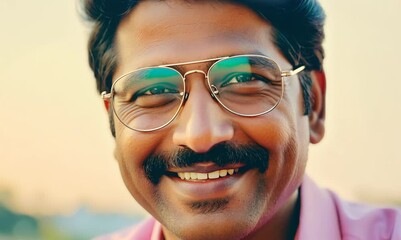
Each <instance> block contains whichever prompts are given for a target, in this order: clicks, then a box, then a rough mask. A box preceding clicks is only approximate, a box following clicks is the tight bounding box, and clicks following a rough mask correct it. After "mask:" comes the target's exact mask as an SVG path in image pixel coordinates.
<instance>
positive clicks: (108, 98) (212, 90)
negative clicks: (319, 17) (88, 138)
mask: <svg viewBox="0 0 401 240" xmlns="http://www.w3.org/2000/svg"><path fill="white" fill-rule="evenodd" d="M236 57H262V58H265V59H268V60H270V61H272V62H273V63H274V64H275V65H276V66H277V67H278V70H279V71H280V73H281V84H282V90H281V96H280V99H279V100H278V101H277V103H276V104H275V105H274V106H273V107H271V108H270V109H268V110H266V111H264V112H262V113H257V114H242V113H238V112H236V111H233V110H231V109H230V108H228V107H227V106H225V105H224V104H223V103H222V102H221V100H220V99H219V97H217V96H216V94H218V93H219V92H218V90H217V88H216V86H214V85H212V84H210V81H209V74H210V69H213V67H214V66H215V65H216V64H217V63H219V62H220V61H222V60H225V59H229V58H236ZM213 61H215V62H214V63H213V64H212V65H211V66H210V67H209V69H208V71H207V73H206V72H205V71H203V70H197V69H195V70H189V71H187V72H185V73H184V74H182V73H180V72H179V71H178V70H177V69H175V68H173V67H175V66H182V65H184V66H185V65H191V64H197V63H206V62H213ZM151 68H168V69H171V70H174V71H176V72H177V73H178V74H179V75H180V76H181V78H182V81H183V84H184V85H183V89H184V92H181V93H180V95H181V96H183V97H182V98H181V102H180V105H179V107H178V108H177V111H176V113H174V115H173V116H172V118H171V119H170V120H169V121H167V122H166V123H165V124H163V125H161V126H159V127H155V128H152V129H136V128H133V127H130V126H128V125H127V124H126V123H124V122H123V121H122V120H121V119H120V117H119V116H118V114H117V113H116V110H115V109H114V104H113V101H114V94H113V93H114V85H115V84H116V83H117V82H118V81H119V80H121V79H123V78H124V77H126V76H127V75H130V74H132V73H134V72H137V71H141V70H146V69H151ZM304 69H305V66H299V67H297V68H296V69H293V70H284V71H283V70H281V68H280V65H278V63H277V62H276V61H274V60H273V59H271V58H269V57H267V56H263V55H258V54H243V55H233V56H226V57H217V58H209V59H203V60H196V61H189V62H180V63H172V64H164V65H157V66H151V67H143V68H139V69H136V70H133V71H130V72H128V73H126V74H123V75H122V76H120V77H118V78H117V79H116V80H115V81H114V83H113V84H112V86H111V90H110V92H109V93H107V91H103V92H102V93H101V98H102V99H103V100H104V101H109V102H111V104H110V105H111V108H112V109H113V112H114V114H115V116H116V117H117V118H118V120H119V121H120V122H121V123H122V124H123V125H124V126H126V127H127V128H129V129H132V130H134V131H139V132H152V131H156V130H159V129H162V128H164V127H166V126H167V125H169V124H170V123H171V122H172V121H174V119H175V118H176V117H177V115H178V114H179V112H180V111H181V109H182V106H183V105H184V103H185V101H186V100H187V99H188V97H189V93H188V92H186V86H185V82H186V77H187V76H188V75H189V74H193V73H201V74H203V75H204V80H205V81H206V82H207V85H208V88H209V91H210V93H211V96H212V97H213V98H214V99H215V100H216V101H217V102H218V103H219V104H220V105H221V106H222V107H223V108H224V109H226V110H227V111H229V112H231V113H233V114H235V115H238V116H241V117H257V116H260V115H263V114H267V113H269V112H271V111H273V110H274V109H275V108H276V107H277V106H278V105H279V104H280V102H281V100H282V99H283V96H284V91H285V81H284V78H286V77H291V76H294V75H296V74H298V73H300V72H302V71H303V70H304Z"/></svg>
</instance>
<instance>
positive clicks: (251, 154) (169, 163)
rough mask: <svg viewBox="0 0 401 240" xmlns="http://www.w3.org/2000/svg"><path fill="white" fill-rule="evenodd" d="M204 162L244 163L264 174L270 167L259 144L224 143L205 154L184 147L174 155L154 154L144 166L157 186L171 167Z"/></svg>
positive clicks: (223, 164)
mask: <svg viewBox="0 0 401 240" xmlns="http://www.w3.org/2000/svg"><path fill="white" fill-rule="evenodd" d="M202 162H213V163H215V164H216V165H218V166H225V165H228V164H238V163H242V164H245V165H246V167H247V168H249V169H250V168H257V169H259V171H260V172H262V173H263V172H265V171H266V170H267V168H268V166H269V151H268V150H267V149H265V148H263V147H261V146H259V145H257V144H246V145H234V144H233V143H228V142H223V143H219V144H217V145H215V146H213V148H211V149H210V150H209V151H208V152H205V153H196V152H194V151H193V150H191V149H190V148H187V147H182V148H180V149H178V150H177V151H175V152H172V153H160V154H153V155H150V156H149V157H148V158H147V159H145V161H144V165H143V166H144V170H145V174H146V176H147V177H148V179H149V180H150V181H151V182H152V183H154V184H157V183H158V182H159V181H160V178H161V177H162V176H163V175H164V174H166V172H167V169H168V168H170V167H176V168H184V167H190V166H192V165H194V164H196V163H202Z"/></svg>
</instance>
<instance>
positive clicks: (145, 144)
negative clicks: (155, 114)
mask: <svg viewBox="0 0 401 240" xmlns="http://www.w3.org/2000/svg"><path fill="white" fill-rule="evenodd" d="M117 121H118V120H117ZM115 127H116V138H115V150H114V154H115V158H116V160H117V161H118V164H119V168H120V172H121V176H122V179H123V181H124V184H125V185H126V187H127V189H128V190H129V192H130V193H131V195H132V196H133V197H134V198H135V199H136V201H137V202H138V203H139V204H141V205H142V206H143V207H144V208H145V209H147V210H148V211H149V212H151V213H152V212H154V210H153V209H152V208H151V203H150V202H151V201H152V199H153V198H154V195H155V194H154V193H155V188H154V185H153V184H151V182H150V181H149V180H148V178H147V177H146V176H145V173H144V169H143V161H144V160H145V159H146V157H148V156H149V155H150V154H151V153H152V152H153V151H154V149H155V148H156V146H157V145H158V144H159V139H158V138H157V137H156V136H155V135H153V134H145V133H140V132H136V131H133V130H131V129H128V128H126V127H125V126H123V125H121V124H120V123H119V122H116V126H115Z"/></svg>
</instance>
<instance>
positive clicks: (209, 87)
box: [183, 70, 219, 100]
mask: <svg viewBox="0 0 401 240" xmlns="http://www.w3.org/2000/svg"><path fill="white" fill-rule="evenodd" d="M194 73H201V74H203V75H204V81H205V84H206V86H208V89H209V91H210V95H211V97H212V98H213V99H214V98H215V95H216V94H218V93H219V91H218V90H217V88H216V86H214V85H211V86H210V85H209V81H208V74H207V73H206V72H205V71H202V70H190V71H187V72H185V73H184V75H183V80H184V81H186V79H187V76H188V75H190V74H194ZM188 97H189V93H188V92H186V94H185V100H187V99H188Z"/></svg>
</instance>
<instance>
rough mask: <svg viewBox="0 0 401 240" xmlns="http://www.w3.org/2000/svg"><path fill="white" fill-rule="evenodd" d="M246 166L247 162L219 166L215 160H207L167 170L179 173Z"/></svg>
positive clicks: (206, 171)
mask: <svg viewBox="0 0 401 240" xmlns="http://www.w3.org/2000/svg"><path fill="white" fill-rule="evenodd" d="M244 166H245V164H243V163H236V164H227V165H224V166H219V165H217V164H215V163H213V162H206V163H196V164H194V165H191V166H189V167H183V168H174V167H171V168H169V169H167V171H168V172H173V173H179V172H196V173H209V172H214V171H217V170H223V169H236V168H241V167H244Z"/></svg>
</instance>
